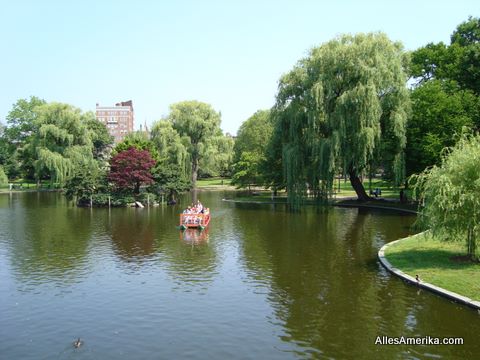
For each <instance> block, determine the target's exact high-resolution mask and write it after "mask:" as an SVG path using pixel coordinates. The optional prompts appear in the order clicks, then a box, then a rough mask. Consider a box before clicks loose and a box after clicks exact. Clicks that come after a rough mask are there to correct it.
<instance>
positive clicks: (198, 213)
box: [182, 200, 210, 224]
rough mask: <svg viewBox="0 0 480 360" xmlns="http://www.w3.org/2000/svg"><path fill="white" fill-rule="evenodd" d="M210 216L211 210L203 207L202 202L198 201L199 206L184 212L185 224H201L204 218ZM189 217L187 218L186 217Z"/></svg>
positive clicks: (191, 206) (190, 207) (193, 206)
mask: <svg viewBox="0 0 480 360" xmlns="http://www.w3.org/2000/svg"><path fill="white" fill-rule="evenodd" d="M209 214H210V209H209V208H206V207H204V206H203V205H202V203H201V202H200V200H198V201H197V204H196V205H194V204H192V205H190V206H189V207H187V208H186V209H185V210H183V217H182V218H183V223H184V224H199V223H200V222H201V219H202V218H203V216H208V215H209ZM186 215H187V216H186Z"/></svg>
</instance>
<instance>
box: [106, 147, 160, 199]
mask: <svg viewBox="0 0 480 360" xmlns="http://www.w3.org/2000/svg"><path fill="white" fill-rule="evenodd" d="M155 163H156V162H155V160H154V159H152V156H151V155H150V152H149V151H147V150H138V149H136V148H134V147H131V148H130V149H128V150H125V151H122V152H119V153H118V154H117V155H115V156H113V157H112V159H111V160H110V173H109V175H108V179H109V180H110V181H112V182H114V183H115V185H116V187H117V188H118V189H121V190H130V191H132V192H133V194H134V195H137V194H139V193H140V186H141V185H142V184H145V185H149V184H151V183H153V177H152V173H151V169H152V168H153V166H155Z"/></svg>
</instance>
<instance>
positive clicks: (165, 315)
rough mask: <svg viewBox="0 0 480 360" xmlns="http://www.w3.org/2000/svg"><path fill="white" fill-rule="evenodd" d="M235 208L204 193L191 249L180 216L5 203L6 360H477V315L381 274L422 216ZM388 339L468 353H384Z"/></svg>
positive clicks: (1, 273) (0, 328) (2, 285)
mask: <svg viewBox="0 0 480 360" xmlns="http://www.w3.org/2000/svg"><path fill="white" fill-rule="evenodd" d="M232 196H235V194H233V193H230V194H228V193H224V192H203V193H200V194H199V198H200V199H201V200H202V202H203V203H204V204H205V205H206V206H209V207H210V208H211V209H212V213H213V214H212V221H211V223H210V226H209V229H208V231H204V232H203V233H197V232H192V233H190V232H188V233H185V234H181V233H180V232H179V231H178V230H176V228H175V226H176V225H177V220H178V213H179V212H180V210H181V206H178V207H158V208H151V209H111V210H108V209H93V210H91V209H78V208H75V207H73V206H72V205H71V204H68V203H67V202H66V201H65V200H64V198H63V197H62V196H61V195H59V194H52V193H38V194H37V193H29V194H26V193H25V194H10V195H9V194H2V195H0V359H35V360H37V359H186V358H188V359H298V358H309V359H310V358H319V359H323V358H325V359H327V358H328V359H457V358H458V359H475V358H478V354H479V353H480V341H479V334H480V315H479V314H478V313H477V312H475V311H473V310H470V309H468V308H465V307H462V306H460V305H457V304H455V303H452V302H450V301H448V300H445V299H443V298H440V297H438V296H436V295H432V294H430V293H427V292H425V291H418V289H416V288H415V287H413V286H410V285H406V284H404V283H403V282H402V281H401V280H399V279H397V278H395V277H392V276H391V275H390V274H388V273H387V272H386V271H385V270H384V269H383V268H382V267H381V265H380V264H379V262H378V261H377V258H376V254H377V251H378V249H379V248H380V247H381V246H382V245H383V244H385V243H386V242H389V241H393V240H395V239H398V238H400V237H403V236H406V235H408V234H409V233H410V231H411V230H410V226H411V224H412V223H413V221H414V217H412V216H410V215H400V214H398V213H394V212H387V213H385V212H379V211H373V210H369V211H366V210H358V209H341V208H334V209H330V210H329V211H323V212H322V211H318V210H316V209H314V208H307V209H305V211H303V212H301V213H291V212H288V211H287V210H286V209H285V207H284V206H278V205H277V206H273V205H246V204H234V203H228V202H223V201H222V198H223V197H232ZM187 201H189V199H187V198H186V199H184V205H186V202H187ZM382 335H385V336H392V337H394V336H435V337H444V336H456V337H463V338H464V341H465V345H463V346H411V345H410V346H409V345H398V346H392V345H390V346H379V345H375V344H374V343H375V340H376V337H377V336H382ZM78 337H81V338H82V339H83V340H84V341H85V343H84V345H83V346H82V347H81V348H79V349H74V348H73V346H72V342H73V341H74V340H75V339H76V338H78Z"/></svg>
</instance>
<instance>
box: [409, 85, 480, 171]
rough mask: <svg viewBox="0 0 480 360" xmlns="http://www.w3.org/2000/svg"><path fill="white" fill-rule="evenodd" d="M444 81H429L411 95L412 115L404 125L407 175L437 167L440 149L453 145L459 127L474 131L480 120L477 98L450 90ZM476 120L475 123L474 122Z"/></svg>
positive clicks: (462, 91) (469, 92)
mask: <svg viewBox="0 0 480 360" xmlns="http://www.w3.org/2000/svg"><path fill="white" fill-rule="evenodd" d="M447 85H448V84H447V83H445V81H440V80H436V79H432V80H429V81H427V82H425V83H424V84H422V85H421V86H419V87H417V88H416V89H415V90H413V91H412V93H411V99H412V115H411V117H410V119H409V121H408V125H407V146H406V149H405V153H406V159H407V161H406V168H407V169H406V170H407V175H411V174H418V173H420V172H422V171H423V170H425V169H426V168H427V167H429V166H432V165H439V164H440V161H441V153H442V149H443V148H445V147H451V146H453V145H455V143H456V141H457V140H458V138H459V137H460V134H461V132H462V129H463V127H467V128H470V129H471V128H472V127H475V121H478V118H479V117H480V101H479V98H478V96H475V95H474V94H473V92H471V91H468V90H460V89H455V90H454V91H451V90H450V89H451V87H454V88H455V84H453V85H452V84H451V86H450V89H449V87H448V86H447ZM476 118H477V120H476Z"/></svg>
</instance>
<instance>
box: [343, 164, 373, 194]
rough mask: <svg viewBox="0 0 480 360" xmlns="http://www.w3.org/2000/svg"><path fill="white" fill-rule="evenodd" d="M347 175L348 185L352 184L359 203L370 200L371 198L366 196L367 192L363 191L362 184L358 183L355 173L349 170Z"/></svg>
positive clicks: (358, 179)
mask: <svg viewBox="0 0 480 360" xmlns="http://www.w3.org/2000/svg"><path fill="white" fill-rule="evenodd" d="M348 175H349V176H350V184H352V187H353V189H354V190H355V192H356V193H357V197H358V200H359V201H368V200H371V197H370V196H368V194H367V192H366V191H365V188H364V187H363V184H362V182H361V181H360V178H359V177H358V175H357V174H356V173H355V171H353V170H350V171H349V173H348Z"/></svg>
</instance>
